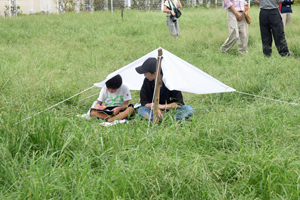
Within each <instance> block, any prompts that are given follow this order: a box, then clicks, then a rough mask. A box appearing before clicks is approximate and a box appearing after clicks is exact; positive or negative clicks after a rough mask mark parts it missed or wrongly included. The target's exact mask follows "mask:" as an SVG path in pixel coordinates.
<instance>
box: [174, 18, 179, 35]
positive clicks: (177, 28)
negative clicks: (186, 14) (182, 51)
mask: <svg viewBox="0 0 300 200" xmlns="http://www.w3.org/2000/svg"><path fill="white" fill-rule="evenodd" d="M175 29H176V32H177V36H176V37H178V36H179V21H178V19H177V20H176V23H175Z"/></svg>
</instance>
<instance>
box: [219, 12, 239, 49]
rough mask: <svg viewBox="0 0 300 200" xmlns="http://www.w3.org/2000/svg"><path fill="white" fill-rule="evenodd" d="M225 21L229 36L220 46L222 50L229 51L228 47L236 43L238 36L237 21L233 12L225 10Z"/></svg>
mask: <svg viewBox="0 0 300 200" xmlns="http://www.w3.org/2000/svg"><path fill="white" fill-rule="evenodd" d="M227 23H228V31H229V37H228V38H227V39H226V41H225V42H224V44H223V45H222V46H221V51H222V52H227V51H229V49H230V48H231V47H232V46H233V45H234V44H235V43H236V41H237V40H238V38H239V30H238V23H237V19H236V17H235V15H234V14H233V12H230V11H228V12H227Z"/></svg>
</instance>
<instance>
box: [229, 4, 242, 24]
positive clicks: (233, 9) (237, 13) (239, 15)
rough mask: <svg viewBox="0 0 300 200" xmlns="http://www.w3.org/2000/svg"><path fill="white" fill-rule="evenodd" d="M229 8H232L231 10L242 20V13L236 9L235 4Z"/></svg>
mask: <svg viewBox="0 0 300 200" xmlns="http://www.w3.org/2000/svg"><path fill="white" fill-rule="evenodd" d="M229 9H230V10H231V12H233V14H235V17H236V19H237V20H238V21H242V15H241V14H240V13H239V12H238V11H236V9H235V8H234V7H233V6H230V7H229Z"/></svg>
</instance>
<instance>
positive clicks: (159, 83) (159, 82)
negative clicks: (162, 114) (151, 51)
mask: <svg viewBox="0 0 300 200" xmlns="http://www.w3.org/2000/svg"><path fill="white" fill-rule="evenodd" d="M162 59H163V57H162V49H158V58H157V62H156V79H155V81H156V83H155V91H154V105H153V122H154V123H155V124H157V123H158V121H159V117H158V109H159V108H158V105H159V95H160V88H161V86H162V76H161V73H160V70H161V61H162Z"/></svg>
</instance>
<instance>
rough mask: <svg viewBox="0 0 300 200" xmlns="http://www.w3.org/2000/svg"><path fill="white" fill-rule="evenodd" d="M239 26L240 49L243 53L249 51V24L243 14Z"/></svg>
mask: <svg viewBox="0 0 300 200" xmlns="http://www.w3.org/2000/svg"><path fill="white" fill-rule="evenodd" d="M238 26H239V36H240V37H239V40H238V51H239V52H240V53H241V54H245V53H248V50H247V45H248V24H247V21H246V18H245V15H244V14H243V18H242V21H240V22H238Z"/></svg>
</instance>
